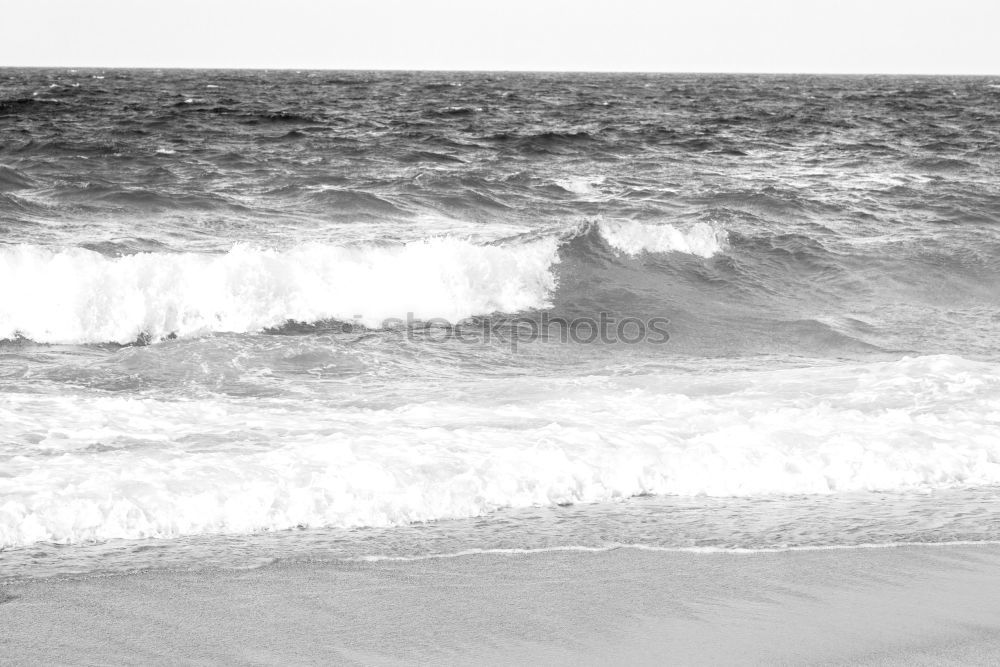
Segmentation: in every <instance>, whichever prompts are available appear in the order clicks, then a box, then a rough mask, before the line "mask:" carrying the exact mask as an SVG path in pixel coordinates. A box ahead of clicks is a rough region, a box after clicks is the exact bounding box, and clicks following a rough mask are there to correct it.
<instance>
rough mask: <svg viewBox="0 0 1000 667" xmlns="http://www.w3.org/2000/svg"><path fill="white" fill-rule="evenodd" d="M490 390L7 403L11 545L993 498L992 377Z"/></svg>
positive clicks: (647, 381) (996, 383)
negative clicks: (511, 517)
mask: <svg viewBox="0 0 1000 667" xmlns="http://www.w3.org/2000/svg"><path fill="white" fill-rule="evenodd" d="M475 382H477V383H481V382H482V380H479V381H475ZM490 382H491V383H492V384H491V385H490V391H489V392H487V393H484V392H483V388H482V386H481V384H475V385H473V384H470V385H469V386H463V385H462V384H461V383H457V382H454V381H448V382H447V383H442V384H440V385H435V384H434V383H433V382H432V381H430V380H423V381H421V382H419V383H418V382H414V383H413V384H412V385H409V386H404V383H402V382H400V383H397V385H396V386H397V391H396V392H395V393H396V394H398V395H399V396H401V397H402V398H401V399H400V402H398V403H391V402H388V403H386V402H385V400H388V398H386V399H385V400H384V401H383V403H384V404H383V405H378V404H364V406H363V407H359V406H357V405H349V404H343V403H340V404H338V403H329V402H302V401H299V400H292V399H253V400H249V399H237V398H224V397H219V398H216V399H204V400H199V401H184V400H157V399H153V398H148V397H125V396H116V395H106V394H78V395H62V396H60V395H45V394H38V393H7V394H5V395H4V398H3V400H2V401H0V462H2V469H3V471H4V474H3V475H0V548H2V547H12V546H18V545H26V544H31V543H34V542H40V541H49V542H60V543H74V542H81V541H88V540H105V539H112V538H145V537H171V536H179V535H192V534H205V533H248V532H253V531H259V530H276V529H286V528H293V527H296V526H312V527H324V526H325V527H357V526H392V525H400V524H405V523H410V522H418V521H428V520H436V519H447V518H458V517H471V516H478V515H482V514H485V513H488V512H490V511H492V510H495V509H498V508H502V507H530V506H543V505H556V504H566V503H588V502H599V501H610V500H616V499H623V498H628V497H630V496H635V495H640V494H657V495H659V494H671V495H684V496H693V495H709V496H761V495H779V496H780V495H799V494H830V493H834V492H862V491H877V492H903V491H919V492H923V491H927V490H931V489H938V488H970V487H976V486H985V485H991V484H1000V437H997V433H1000V367H998V366H997V365H996V364H987V363H979V362H972V361H967V360H963V359H961V358H958V357H951V356H938V357H919V358H913V359H904V360H902V361H898V362H892V363H873V364H865V365H845V366H827V367H817V368H802V369H789V370H774V371H756V372H748V371H744V372H728V373H720V374H718V377H716V376H711V377H706V376H699V375H694V376H685V375H662V374H652V375H648V376H623V377H609V376H606V375H602V376H594V377H571V378H544V377H523V378H507V379H493V380H490ZM417 397H421V398H420V400H416V399H417ZM41 462H44V464H42V463H41Z"/></svg>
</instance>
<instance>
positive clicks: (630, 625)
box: [0, 545, 1000, 665]
mask: <svg viewBox="0 0 1000 667" xmlns="http://www.w3.org/2000/svg"><path fill="white" fill-rule="evenodd" d="M998 568H1000V546H997V545H982V546H976V545H972V546H937V547H935V546H917V547H889V548H872V549H850V550H846V549H845V550H827V551H823V550H819V551H794V552H778V553H756V554H752V553H751V554H739V553H712V554H692V553H678V552H650V551H639V550H631V549H619V550H615V551H610V552H598V553H581V552H569V551H552V552H538V553H532V554H479V555H468V556H459V557H452V558H433V559H427V560H418V561H382V562H374V563H347V562H334V563H307V564H289V565H275V566H269V567H265V568H261V569H256V570H244V571H230V570H213V571H199V572H176V571H173V572H172V571H149V572H143V573H138V574H130V575H122V576H106V577H90V578H71V579H58V580H57V579H48V580H37V581H31V582H26V583H18V584H11V585H8V586H5V587H3V588H2V589H0V648H2V653H3V655H4V662H5V663H7V664H15V665H29V664H41V663H47V664H66V663H75V664H108V663H116V664H140V663H141V664H178V663H181V664H207V663H213V664H214V663H223V664H237V663H239V664H278V663H280V664H324V663H330V662H334V663H356V664H400V663H414V662H419V663H451V664H454V663H468V662H471V661H476V662H485V663H490V664H511V663H517V662H522V663H523V662H528V661H531V662H545V663H549V664H552V663H557V664H569V663H590V664H598V663H604V664H608V663H622V662H623V661H624V662H629V663H645V664H652V663H658V664H663V663H664V662H668V663H672V664H710V663H715V664H718V663H720V662H724V663H739V664H761V663H770V664H775V663H777V664H806V663H808V664H942V663H943V664H986V663H990V662H995V661H996V660H997V659H998V658H1000V577H998V576H997V573H998V572H1000V569H998Z"/></svg>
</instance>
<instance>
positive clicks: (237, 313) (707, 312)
mask: <svg viewBox="0 0 1000 667" xmlns="http://www.w3.org/2000/svg"><path fill="white" fill-rule="evenodd" d="M998 175H1000V83H998V82H997V81H996V80H993V79H988V78H956V77H815V76H723V75H636V74H627V75H626V74H621V75H610V74H609V75H604V74H515V73H483V74H471V73H466V74H460V73H405V72H401V73H372V72H263V71H261V72H231V71H166V70H164V71H156V70H149V71H139V70H136V71H128V70H108V71H96V70H10V69H7V70H0V466H2V468H0V550H3V549H5V548H8V547H11V548H22V547H25V548H26V549H29V550H30V549H33V548H34V547H32V546H31V545H37V544H42V543H54V544H65V543H69V544H78V543H80V542H87V541H93V542H96V543H101V542H102V541H104V540H107V539H111V538H115V537H121V538H125V539H145V538H163V537H183V536H193V535H223V534H225V535H230V534H233V533H242V534H251V533H254V532H255V531H262V530H278V529H286V528H292V527H296V526H306V527H311V528H316V529H323V530H327V529H329V530H346V529H349V528H355V527H371V526H382V527H383V528H384V530H385V531H389V532H391V531H392V530H393V529H394V528H393V527H398V526H403V525H411V524H416V523H417V522H423V521H433V520H437V519H456V518H466V519H467V518H469V517H473V516H481V515H489V514H490V513H492V512H494V511H495V510H497V509H500V508H518V507H520V508H525V507H539V506H551V507H556V506H561V505H566V504H569V503H589V502H602V501H609V500H620V499H623V498H629V497H631V496H636V495H660V496H664V497H671V498H703V497H705V496H712V497H716V496H718V497H725V498H737V499H745V498H750V497H754V498H757V497H761V496H763V497H774V496H796V497H804V496H806V495H810V494H816V495H824V497H826V496H829V497H831V498H834V500H831V501H830V504H829V505H824V506H823V507H824V508H825V509H823V511H822V512H819V513H818V514H817V515H816V516H812V515H811V514H810V515H809V516H810V517H811V518H810V519H809V522H808V526H807V528H808V529H805V528H804V529H803V530H802V532H801V534H796V535H793V536H791V537H788V536H787V535H786V534H785V533H784V532H782V531H783V530H784V528H781V529H780V530H779V529H775V530H770V529H768V530H767V531H764V532H762V533H759V534H754V535H749V533H747V535H744V533H745V532H746V531H742V529H741V530H738V531H735V532H733V530H731V529H732V526H730V527H729V528H725V529H723V528H718V529H717V528H716V527H714V526H716V524H712V523H709V524H705V525H704V526H702V528H699V531H700V532H698V535H699V536H700V537H698V538H697V539H698V542H697V543H698V544H706V545H723V546H725V547H726V548H729V547H739V548H758V547H761V548H772V547H776V546H781V545H787V544H793V545H795V544H797V545H799V546H809V545H813V546H815V545H819V544H822V545H842V544H845V543H846V542H850V544H857V543H869V542H872V541H878V542H886V541H888V542H892V541H907V540H914V539H924V538H926V537H927V536H928V535H930V536H931V538H933V540H936V539H945V538H947V539H951V538H955V539H980V538H982V539H987V538H989V539H997V538H998V537H1000V536H998V535H997V534H996V533H997V531H996V529H995V522H993V523H992V524H989V525H986V524H983V525H982V526H980V527H979V528H969V527H968V525H969V523H970V521H971V520H970V519H969V517H972V516H978V515H977V514H975V513H971V514H970V513H969V511H968V509H969V507H970V505H969V504H968V503H973V502H979V501H978V500H975V499H981V498H982V497H985V496H988V495H989V494H990V493H994V491H991V489H994V490H995V489H996V488H997V485H998V484H1000V464H998V463H997V462H998V461H1000V445H998V440H997V435H996V434H997V432H998V430H1000V422H998V417H997V408H996V406H997V405H998V402H997V401H998V397H1000V371H998V367H997V363H998V362H1000V353H998V349H1000V262H998V258H1000V179H998ZM943 489H950V490H951V491H952V492H953V493H952V495H949V496H948V497H947V503H946V504H945V505H941V506H938V507H937V509H935V510H934V511H933V512H932V511H930V510H929V509H928V508H929V507H930V506H931V505H933V504H934V503H932V502H930V501H928V500H926V498H924V499H922V500H921V499H918V501H913V502H909V501H907V503H903V504H901V505H899V506H900V507H904V506H905V507H911V508H917V509H914V510H913V512H915V513H917V514H918V515H919V516H916V518H914V515H906V516H905V517H904V519H899V522H898V523H896V524H893V523H892V521H893V519H892V517H888V518H886V519H885V522H884V523H883V524H881V525H880V527H879V528H878V530H875V529H872V531H870V532H864V531H862V532H861V533H851V534H850V535H849V539H848V538H845V534H844V531H845V530H848V529H844V528H843V526H845V525H847V526H849V525H851V522H852V521H855V519H854V517H856V516H857V514H856V507H858V506H865V507H867V506H868V505H869V504H871V502H873V501H871V500H870V498H868V496H865V495H864V494H866V493H869V492H872V491H877V492H885V493H900V494H905V493H910V492H914V493H917V494H920V493H924V492H941V491H942V490H943ZM841 493H845V494H846V493H853V494H861V500H858V499H857V498H855V499H854V500H852V501H851V502H850V503H848V504H846V505H838V504H837V503H838V502H839V501H838V500H836V499H837V498H839V497H840V496H839V495H838V494H841ZM966 494H968V495H966ZM866 498H867V499H866ZM920 498H923V496H920ZM969 498H972V499H973V500H972V501H969V500H968V499H969ZM911 500H912V499H911ZM967 501H968V503H967ZM692 502H694V501H692ZM698 502H700V501H698ZM727 502H729V501H727ZM742 502H743V501H742V500H733V501H732V503H733V507H736V509H735V510H733V511H732V512H731V513H729V514H726V513H728V512H730V509H731V508H730V506H729V505H725V507H722V506H721V505H720V506H719V507H722V509H719V507H716V509H715V510H712V511H716V512H722V513H723V514H726V516H730V517H740V516H757V514H755V513H756V512H758V511H760V512H762V513H763V514H766V513H767V511H766V507H765V506H764V505H762V506H761V507H763V509H761V507H757V506H756V505H752V504H751V505H746V506H744V505H741V504H740V503H742ZM748 502H749V501H748ZM796 503H800V505H801V508H804V507H805V505H806V504H808V503H806V501H804V500H801V498H800V499H799V501H796ZM796 503H792V505H794V506H795V507H800V505H796ZM866 503H867V504H866ZM682 505H683V503H682ZM765 505H766V503H765ZM737 506H738V507H737ZM810 507H811V505H810ZM893 507H895V506H893ZM66 508H70V509H66ZM942 508H944V509H942ZM952 508H953V510H954V511H952ZM703 509H704V508H703ZM708 509H709V510H711V508H708ZM635 511H637V512H639V510H635ZM706 511H708V510H706ZM796 511H799V510H796ZM811 511H812V510H806V509H802V512H804V513H805V514H809V512H811ZM824 512H825V513H824ZM927 512H930V513H929V514H928V513H927ZM949 513H950V514H949ZM611 514H614V512H611ZM639 514H641V512H639ZM886 514H887V515H891V514H892V512H889V511H888V510H886ZM904 514H905V513H904ZM944 514H948V517H950V518H948V517H944V518H942V516H943V515H944ZM516 516H520V515H516ZM581 516H584V518H586V512H585V511H583V512H582V513H581ZM602 516H603V515H602ZM630 516H631V515H630ZM677 516H679V514H678V515H677ZM691 516H695V515H691ZM696 516H702V515H700V514H697V515H696ZM900 516H902V514H900ZM817 517H819V518H817ZM921 517H923V518H926V521H927V522H926V523H921V522H922V521H923V520H924V519H923V518H921ZM928 517H930V518H928ZM520 520H521V519H517V521H520ZM603 520H604V519H602V521H603ZM674 520H675V519H674V514H672V513H671V512H670V511H665V512H662V516H659V518H657V521H662V522H665V523H663V528H662V533H663V534H664V535H665V534H671V535H679V534H682V533H683V531H682V532H681V533H678V532H676V530H675V529H678V525H675V524H672V523H670V522H671V521H674ZM678 520H679V519H678ZM517 521H515V524H514V528H511V531H512V532H513V533H516V534H521V535H523V534H524V533H523V531H522V532H521V533H518V531H519V530H521V528H523V526H522V524H521V523H517ZM525 521H526V522H527V521H528V519H525ZM553 521H555V520H553ZM733 521H735V519H734V520H733ZM948 521H952V522H953V523H952V524H949V523H948ZM584 523H585V522H584ZM723 523H724V522H723ZM737 523H738V522H737ZM751 523H753V522H751ZM973 523H974V522H973ZM525 525H527V524H525ZM574 525H575V524H574ZM581 525H582V524H581ZM600 525H602V526H604V525H608V526H610V528H608V531H609V532H607V533H605V531H604V529H603V528H602V529H601V535H610V536H611V537H608V538H607V539H608V540H610V541H611V542H614V543H628V544H645V542H643V540H644V539H646V537H648V535H646V534H645V533H643V529H642V525H644V524H643V519H636V520H633V518H629V519H628V521H626V522H624V523H621V522H619V523H615V521H614V520H608V521H607V523H606V524H604V523H602V524H600ZM657 525H658V526H659V525H660V524H659V523H657ZM699 525H701V524H699ZM719 525H721V524H719ZM754 525H756V524H754ZM946 525H951V526H952V528H953V529H949V530H950V532H948V531H945V532H947V535H945V536H944V537H942V535H944V533H940V532H935V530H936V529H935V527H939V526H946ZM628 526H632V528H629V527H628ZM635 526H638V528H636V527H635ZM671 526H673V527H671ZM831 526H840V527H841V528H831ZM983 526H985V527H983ZM990 526H993V527H992V528H991V527H990ZM681 527H683V526H681ZM571 528H572V527H570V528H565V527H562V528H560V531H562V532H559V531H557V532H558V534H559V535H564V536H569V537H566V539H567V540H571V538H572V536H573V535H579V534H580V533H579V531H575V530H574V529H571ZM407 530H411V531H413V532H414V534H415V535H418V534H419V535H422V534H423V533H421V532H420V531H421V530H423V529H421V528H419V527H418V528H413V527H412V526H411V528H409V529H407ZM442 530H444V529H442ZM504 530H507V529H506V528H504ZM658 530H659V529H658ZM747 530H749V529H747ZM977 530H978V531H979V532H976V531H977ZM615 531H620V532H619V533H615ZM629 531H631V532H629ZM671 531H674V532H671ZM713 531H715V532H713ZM838 531H839V532H838ZM991 531H992V532H991ZM542 532H543V533H544V531H542ZM749 532H752V531H749ZM703 533H704V534H703ZM386 534H388V533H386ZM407 534H408V533H407ZM338 535H339V534H338ZM463 535H464V537H462V539H461V540H459V541H458V542H452V543H450V544H461V545H465V546H463V547H462V548H466V547H468V545H469V540H470V539H471V540H472V541H473V542H475V540H474V539H473V538H470V537H469V536H468V535H465V534H464V533H463ZM506 535H507V533H504V537H503V540H500V539H499V538H498V540H499V541H498V542H497V543H498V544H499V543H503V544H508V542H507V541H505V540H507V537H506ZM733 535H739V536H740V537H738V538H736V537H733ZM748 535H749V536H748ZM776 536H777V537H776ZM949 536H950V537H949ZM330 539H331V540H332V541H333V542H336V541H337V540H339V539H340V537H337V535H334V536H333V537H331V538H330ZM351 539H352V540H353V539H354V538H351ZM358 539H359V540H360V541H359V542H358V544H359V545H360V546H357V549H359V550H360V552H357V553H355V552H352V553H353V555H355V556H357V555H362V556H369V555H373V553H374V552H371V553H369V552H368V551H365V549H369V548H370V549H376V550H377V549H379V548H381V547H377V546H376V547H366V546H364V544H362V543H363V542H364V540H363V539H361V538H358ZM386 539H387V540H388V542H392V538H386ZM407 539H409V538H407ZM512 539H513V538H512ZM553 539H554V540H555V541H554V542H553V543H556V542H559V540H562V539H563V538H562V537H559V538H558V539H556V538H553ZM573 539H575V538H573ZM602 539H604V538H601V539H597V537H594V538H593V539H591V538H590V537H588V538H587V539H586V540H584V542H583V543H585V545H586V546H588V548H589V547H603V546H607V544H605V542H602V541H601V540H602ZM671 540H673V538H671ZM671 540H666V541H667V542H669V546H670V547H671V548H674V547H682V546H685V545H688V546H690V544H689V543H687V542H683V541H681V542H676V543H675V542H674V541H671ZM845 540H846V542H845ZM933 540H931V541H933ZM320 541H322V540H320ZM411 541H412V542H413V543H414V544H417V543H419V542H420V540H419V539H417V538H416V537H415V538H413V540H411ZM388 542H387V543H388ZM514 542H516V540H514V541H513V542H510V543H514ZM655 542H656V544H657V545H659V546H664V544H665V542H664V540H661V539H659V538H658V541H655ZM682 542H683V543H682ZM350 543H351V544H354V542H350ZM409 543H410V542H406V544H409ZM524 543H526V544H527V543H531V544H535V543H547V542H546V540H545V539H544V536H543V537H542V538H539V539H534V538H532V539H527V538H526V541H525V542H524ZM583 543H580V544H583ZM400 544H402V543H400ZM559 544H562V542H559ZM574 544H575V545H576V546H580V544H577V543H566V544H563V546H574ZM351 548H352V549H353V548H354V547H351ZM400 548H402V547H400ZM56 551H58V550H56ZM390 551H392V553H394V554H396V551H393V550H392V549H390ZM24 553H29V551H25V552H24ZM30 553H35V552H34V551H30ZM338 553H339V552H338ZM379 553H381V552H379ZM375 555H378V554H375ZM383 555H384V554H383ZM396 555H399V554H396ZM404 555H405V554H404ZM28 560H30V558H29V559H28ZM26 562H27V561H26ZM25 567H26V568H27V570H30V569H31V568H30V566H25Z"/></svg>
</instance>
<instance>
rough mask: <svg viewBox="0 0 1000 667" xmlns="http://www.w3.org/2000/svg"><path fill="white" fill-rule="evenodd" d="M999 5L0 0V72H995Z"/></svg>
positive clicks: (926, 1)
mask: <svg viewBox="0 0 1000 667" xmlns="http://www.w3.org/2000/svg"><path fill="white" fill-rule="evenodd" d="M998 25H1000V1H998V0H950V1H946V2H942V1H938V0H864V1H862V0H840V1H836V2H832V1H828V0H691V1H688V2H671V1H669V0H666V1H661V2H653V1H649V0H604V1H598V0H575V1H572V2H571V1H564V0H504V1H501V0H492V1H489V2H484V1H480V0H312V1H306V0H271V1H269V2H258V1H256V0H240V1H231V0H159V1H157V2H152V1H150V0H0V66H66V67H211V68H230V67H251V68H265V69H278V68H281V69H286V68H287V69H307V68H309V69H432V70H547V71H563V70H567V71H652V72H816V73H899V74H990V75H1000V47H998V46H997V44H998V43H1000V38H998V37H997V27H998Z"/></svg>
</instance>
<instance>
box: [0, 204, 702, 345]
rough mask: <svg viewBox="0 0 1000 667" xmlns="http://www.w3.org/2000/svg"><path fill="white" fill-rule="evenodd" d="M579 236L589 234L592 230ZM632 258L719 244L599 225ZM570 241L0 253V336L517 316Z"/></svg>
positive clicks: (127, 338) (120, 337)
mask: <svg viewBox="0 0 1000 667" xmlns="http://www.w3.org/2000/svg"><path fill="white" fill-rule="evenodd" d="M589 229H590V227H588V228H586V230H585V231H584V233H586V232H587V231H589ZM597 229H599V231H600V234H601V235H602V237H603V238H604V239H605V241H606V242H607V243H608V244H609V245H610V246H611V247H612V248H614V249H617V250H620V251H622V252H625V253H627V254H636V253H639V252H642V251H648V252H680V253H687V254H691V255H696V256H699V257H710V256H711V255H713V254H714V253H716V252H719V251H720V250H721V246H720V244H719V241H718V238H717V236H716V233H715V232H714V230H713V229H712V228H711V227H710V226H708V225H705V224H701V225H695V226H694V227H692V228H691V229H690V230H688V231H681V230H679V229H677V228H675V227H673V226H670V225H651V224H641V223H630V222H624V223H618V222H610V223H600V224H599V225H597ZM566 247H567V245H566V241H565V240H560V239H559V238H557V237H554V236H553V237H541V238H535V239H531V240H525V239H520V240H518V239H514V240H511V241H507V242H505V243H497V244H486V245H483V244H476V243H473V242H471V241H466V240H461V239H455V238H437V239H430V240H424V241H419V242H413V243H408V244H405V245H367V246H354V247H341V246H331V245H322V244H316V243H312V244H305V245H300V246H295V247H293V248H290V249H287V250H273V249H261V248H255V247H252V246H248V245H244V244H237V245H236V246H234V247H233V248H232V250H230V251H229V252H228V253H225V254H214V255H213V254H200V253H145V252H144V253H138V254H134V255H128V256H124V257H108V256H106V255H102V254H100V253H98V252H94V251H92V250H87V249H84V248H62V249H60V248H50V247H43V246H32V245H17V246H7V247H0V284H4V285H16V286H17V287H16V288H15V289H10V290H7V291H6V293H5V294H4V296H3V298H2V299H0V340H2V339H16V338H27V339H30V340H33V341H36V342H41V343H68V344H82V343H106V342H113V343H119V344H129V343H132V342H135V341H137V340H144V341H157V340H161V339H164V338H168V337H174V336H177V337H190V336H198V335H203V334H207V333H210V332H224V331H225V332H251V331H260V330H263V329H267V328H272V327H278V326H281V325H284V324H286V323H287V322H290V321H292V322H306V323H311V322H320V321H328V320H338V321H343V322H353V323H357V324H361V325H364V326H366V327H371V328H377V327H380V326H382V325H383V323H384V322H385V321H386V320H387V319H392V318H399V319H405V318H406V317H407V316H408V315H409V314H412V316H413V317H414V318H416V319H424V320H426V319H431V318H444V319H447V320H449V321H452V322H456V321H459V320H462V319H463V318H467V317H470V316H474V315H488V314H491V313H498V312H499V313H516V312H520V311H525V310H532V309H540V308H546V307H549V306H550V305H551V297H552V293H553V291H554V290H555V288H556V285H557V282H558V277H557V275H556V273H555V267H556V265H557V264H558V263H559V262H560V252H561V251H562V250H564V249H565V248H566Z"/></svg>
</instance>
